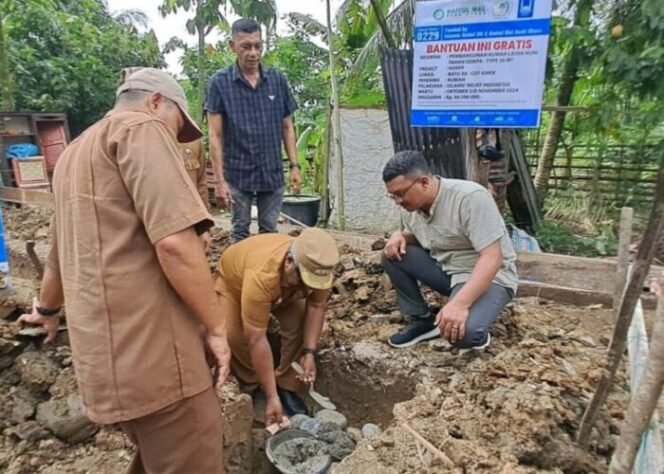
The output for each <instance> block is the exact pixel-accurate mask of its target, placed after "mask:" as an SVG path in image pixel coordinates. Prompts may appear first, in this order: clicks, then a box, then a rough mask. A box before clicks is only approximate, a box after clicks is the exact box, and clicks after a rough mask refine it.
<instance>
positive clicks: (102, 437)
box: [95, 427, 131, 451]
mask: <svg viewBox="0 0 664 474" xmlns="http://www.w3.org/2000/svg"><path fill="white" fill-rule="evenodd" d="M130 445H131V443H130V442H129V440H128V439H127V437H126V436H125V435H124V434H123V433H122V431H120V430H117V429H110V428H107V427H104V428H103V429H101V430H99V432H98V433H97V435H96V436H95V446H97V447H98V448H99V449H101V450H102V451H116V450H119V449H124V448H128V447H129V446H130Z"/></svg>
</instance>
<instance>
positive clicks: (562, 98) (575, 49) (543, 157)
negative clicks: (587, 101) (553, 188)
mask: <svg viewBox="0 0 664 474" xmlns="http://www.w3.org/2000/svg"><path fill="white" fill-rule="evenodd" d="M592 5H593V0H579V1H578V2H577V3H576V6H575V10H574V20H573V21H572V30H576V32H577V34H575V35H573V41H572V44H571V45H570V46H569V47H568V48H567V51H566V54H565V55H564V60H563V66H562V72H561V75H560V79H559V83H558V85H557V93H556V100H555V105H556V106H560V107H564V106H567V105H570V100H571V98H572V93H573V92H574V85H575V83H576V80H577V77H578V72H579V67H580V66H581V62H582V58H583V56H584V55H586V53H585V51H584V48H586V42H584V41H583V40H582V37H581V35H582V34H583V32H584V31H585V30H586V29H587V28H588V26H589V24H590V17H591V13H592ZM566 116H567V114H566V112H564V111H562V110H557V111H554V112H553V113H552V116H551V122H550V123H549V128H548V130H547V133H546V137H545V139H544V146H543V147H542V153H541V154H540V157H539V160H538V161H537V172H536V174H535V191H536V192H537V199H538V201H539V204H540V206H541V205H542V204H543V202H544V198H545V196H546V193H547V192H548V189H549V178H550V177H551V170H552V169H553V162H554V160H555V158H556V152H557V151H558V143H559V142H560V137H561V136H562V133H563V127H564V125H565V117H566Z"/></svg>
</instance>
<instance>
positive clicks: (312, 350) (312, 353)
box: [302, 347, 318, 358]
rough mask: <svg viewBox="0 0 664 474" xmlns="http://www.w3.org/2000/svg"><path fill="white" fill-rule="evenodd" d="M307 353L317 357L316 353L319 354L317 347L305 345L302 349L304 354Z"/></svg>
mask: <svg viewBox="0 0 664 474" xmlns="http://www.w3.org/2000/svg"><path fill="white" fill-rule="evenodd" d="M306 354H311V355H312V356H314V358H315V357H316V355H317V354H318V351H317V350H316V349H312V348H311V347H305V348H303V349H302V355H306Z"/></svg>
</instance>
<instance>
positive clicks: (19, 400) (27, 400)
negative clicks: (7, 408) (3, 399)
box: [10, 387, 39, 423]
mask: <svg viewBox="0 0 664 474" xmlns="http://www.w3.org/2000/svg"><path fill="white" fill-rule="evenodd" d="M10 396H11V401H12V415H11V418H12V421H13V422H15V423H22V422H24V421H25V420H27V419H28V418H31V417H32V415H34V414H35V407H36V406H37V404H38V403H39V400H38V399H37V398H36V397H35V396H34V394H32V393H31V392H30V391H28V390H27V389H26V388H24V387H16V388H14V389H12V391H11V394H10Z"/></svg>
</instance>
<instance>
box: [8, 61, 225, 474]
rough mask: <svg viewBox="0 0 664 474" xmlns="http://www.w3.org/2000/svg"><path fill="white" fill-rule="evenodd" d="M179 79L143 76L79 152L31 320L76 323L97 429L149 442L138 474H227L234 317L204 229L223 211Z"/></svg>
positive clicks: (62, 187) (73, 152) (74, 337)
mask: <svg viewBox="0 0 664 474" xmlns="http://www.w3.org/2000/svg"><path fill="white" fill-rule="evenodd" d="M186 108H187V102H186V99H185V96H184V92H183V91H182V88H181V87H180V86H179V84H178V83H177V82H176V81H175V80H174V79H173V78H172V77H171V76H170V75H168V74H166V73H165V72H162V71H158V70H156V69H149V68H146V69H143V70H141V71H138V72H136V73H135V74H133V75H132V76H131V77H130V78H129V79H128V80H127V81H126V82H125V83H124V84H123V85H122V86H121V87H120V88H119V89H118V93H117V101H116V105H115V107H114V109H113V110H112V111H111V112H110V113H109V114H108V115H106V117H104V118H103V119H102V120H100V121H99V122H97V123H96V124H95V125H93V126H92V127H90V128H89V129H88V130H86V131H85V132H84V133H83V134H82V135H81V136H80V137H78V138H77V139H76V140H75V141H74V142H72V144H71V145H70V146H69V147H68V148H67V149H66V151H65V152H64V153H63V155H62V156H61V158H60V160H59V161H58V165H57V167H56V170H55V176H54V182H53V188H54V194H55V222H54V235H53V246H52V250H51V252H50V255H49V258H48V262H47V265H46V269H45V274H44V279H43V281H42V288H41V292H40V297H39V302H38V303H37V304H35V308H34V310H33V313H32V314H29V315H24V316H22V317H21V321H22V322H25V323H32V324H41V325H42V326H44V327H46V329H47V330H48V331H49V337H53V335H54V331H56V330H57V324H58V319H59V318H58V316H57V313H58V310H59V308H60V306H61V305H62V303H63V300H64V302H65V303H66V305H67V324H68V328H69V336H70V340H71V346H72V356H73V362H74V368H75V371H76V377H77V381H78V387H79V391H80V394H81V398H82V400H83V403H84V405H85V407H86V411H87V415H88V416H89V418H90V419H91V420H92V421H95V422H97V423H119V425H120V426H121V427H122V429H123V430H124V432H125V433H126V434H127V435H128V436H129V438H130V439H131V440H132V441H133V442H134V443H135V444H136V446H137V448H138V449H137V454H136V457H135V458H134V461H133V462H132V465H131V466H130V472H135V473H139V472H141V473H142V472H149V473H184V472H205V473H208V472H210V473H217V472H223V460H222V433H221V418H220V415H221V413H220V407H219V402H218V400H217V397H216V394H215V392H214V389H213V387H212V382H213V380H212V376H211V373H210V369H209V367H208V365H207V363H206V348H205V346H204V344H203V338H202V334H201V330H200V326H201V325H202V326H203V327H205V329H206V330H207V332H206V334H205V335H204V337H205V340H206V341H207V348H208V349H209V353H210V355H212V356H213V357H214V359H215V361H216V365H217V368H218V375H217V380H216V382H217V384H220V383H221V382H222V381H223V380H224V378H225V377H226V375H227V373H228V364H229V359H230V354H229V348H228V344H227V342H226V330H225V323H224V318H223V317H222V313H221V312H220V309H219V301H218V299H217V296H216V294H215V292H214V286H213V282H212V278H211V276H210V274H209V270H208V267H207V262H206V259H205V255H204V252H203V250H202V247H201V245H200V244H199V243H198V242H199V241H198V235H197V234H200V233H202V232H205V231H206V230H207V229H209V228H210V226H211V225H212V222H211V220H210V217H209V214H208V212H207V210H206V209H205V207H204V206H203V204H202V203H201V200H200V197H199V196H198V194H197V192H196V189H195V188H194V186H193V185H192V182H191V180H190V179H189V177H188V176H187V173H186V171H185V168H184V167H183V166H182V158H181V155H180V153H179V150H178V145H177V143H176V137H177V140H180V141H182V142H190V141H192V140H195V139H197V138H199V137H200V136H201V133H200V130H199V129H198V127H197V126H196V125H195V123H194V122H193V120H192V119H191V118H190V117H189V116H188V114H187V113H186Z"/></svg>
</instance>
